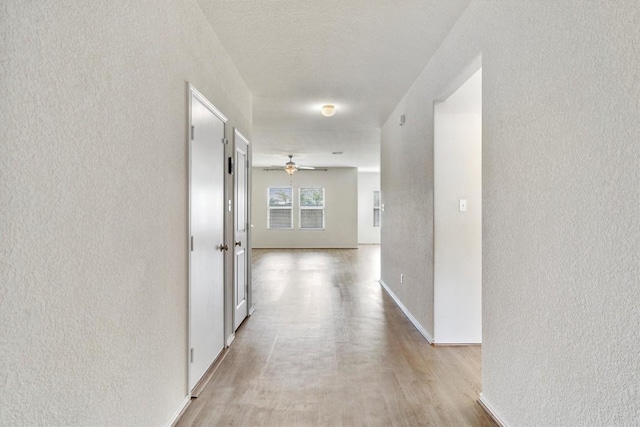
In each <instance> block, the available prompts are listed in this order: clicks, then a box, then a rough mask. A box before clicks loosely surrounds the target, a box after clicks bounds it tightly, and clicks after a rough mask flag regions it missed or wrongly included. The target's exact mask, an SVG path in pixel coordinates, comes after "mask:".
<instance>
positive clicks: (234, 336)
mask: <svg viewBox="0 0 640 427" xmlns="http://www.w3.org/2000/svg"><path fill="white" fill-rule="evenodd" d="M235 339H236V333H235V332H234V333H232V334H231V335H229V336H228V337H227V347H230V346H231V343H232V342H233V340H235Z"/></svg>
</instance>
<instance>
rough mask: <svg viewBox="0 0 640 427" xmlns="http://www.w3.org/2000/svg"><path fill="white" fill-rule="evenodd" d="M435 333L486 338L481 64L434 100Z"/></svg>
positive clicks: (450, 338) (441, 337)
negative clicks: (443, 96)
mask: <svg viewBox="0 0 640 427" xmlns="http://www.w3.org/2000/svg"><path fill="white" fill-rule="evenodd" d="M433 338H434V343H435V344H441V345H442V344H480V343H481V342H482V69H479V70H478V71H476V72H475V73H474V74H473V75H472V76H471V77H470V78H469V79H468V80H467V81H466V82H465V83H463V84H462V85H461V86H460V87H459V88H458V89H457V90H456V91H455V92H454V93H453V94H452V95H451V96H449V97H448V98H447V99H446V100H445V101H443V102H437V103H435V104H434V336H433Z"/></svg>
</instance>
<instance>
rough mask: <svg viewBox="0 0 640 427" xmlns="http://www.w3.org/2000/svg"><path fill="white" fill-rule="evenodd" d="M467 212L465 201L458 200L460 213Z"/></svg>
mask: <svg viewBox="0 0 640 427" xmlns="http://www.w3.org/2000/svg"><path fill="white" fill-rule="evenodd" d="M466 211H467V199H460V212H466Z"/></svg>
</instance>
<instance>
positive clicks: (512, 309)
mask: <svg viewBox="0 0 640 427" xmlns="http://www.w3.org/2000/svg"><path fill="white" fill-rule="evenodd" d="M638 22H640V3H638V2H637V1H636V0H618V1H613V2H577V1H568V0H561V1H554V2H551V1H527V2H518V6H517V7H514V6H513V2H510V1H506V0H504V1H473V2H472V3H471V5H470V6H469V8H468V9H467V10H466V12H465V14H464V15H463V16H462V17H461V18H460V19H459V20H458V22H457V24H456V25H455V26H454V28H453V29H452V31H451V33H450V34H449V36H448V38H447V39H446V40H445V41H444V43H443V44H442V46H441V47H440V49H439V51H438V52H437V53H436V55H435V56H434V57H433V58H432V60H431V61H430V63H429V65H428V66H427V67H426V68H425V70H424V71H423V73H422V74H421V76H420V77H419V78H418V80H417V81H416V82H415V83H414V84H413V86H412V88H411V89H410V90H409V92H408V93H407V94H406V96H405V97H404V99H403V100H402V101H401V103H400V104H399V105H398V107H397V109H396V111H395V112H394V113H393V115H392V116H391V117H390V118H389V120H388V122H387V123H386V124H385V126H384V128H383V131H382V152H381V159H382V165H381V166H382V191H383V194H384V195H385V207H386V211H385V216H384V225H385V226H384V228H383V230H382V244H383V247H382V278H383V280H384V281H385V282H386V283H387V284H388V285H389V286H391V288H392V289H393V291H394V292H395V293H396V295H398V296H399V297H400V298H401V300H402V301H403V303H404V304H405V305H406V306H407V307H408V308H409V309H410V310H411V311H412V313H413V314H414V315H415V317H416V318H417V319H418V320H419V321H421V322H424V323H423V325H424V326H425V327H426V328H427V330H429V331H432V330H433V329H432V327H433V325H432V323H431V322H432V307H433V302H432V295H433V283H432V273H433V270H432V266H431V262H432V260H433V252H432V250H433V235H432V232H431V226H432V222H433V204H432V202H431V201H432V195H431V193H432V190H433V178H432V177H433V157H432V153H433V120H432V117H433V102H434V101H438V100H442V99H444V98H446V96H448V95H449V94H450V90H451V89H450V88H451V86H452V81H454V80H459V79H460V75H461V74H460V73H461V72H463V70H465V69H467V67H468V65H469V64H470V63H472V62H474V58H476V57H477V55H478V54H480V53H482V69H483V138H482V139H483V387H482V388H483V396H484V398H485V399H486V400H487V402H489V403H490V404H491V405H492V406H493V407H494V409H495V410H496V411H497V412H498V413H499V415H501V416H502V418H503V419H504V420H505V421H506V422H507V423H508V424H509V425H512V426H539V425H554V426H577V425H620V426H623V425H624V426H632V425H637V422H638V420H639V419H640V390H639V387H640V377H639V375H640V353H639V352H638V346H639V344H640V333H639V329H638V325H639V324H640V310H639V309H638V301H640V207H639V206H640V144H639V143H638V141H640V121H639V120H638V117H640V103H639V102H638V100H639V99H640V75H639V74H638V64H640V25H638ZM467 72H468V69H467ZM463 74H464V72H463ZM468 76H469V74H467V77H468ZM402 113H405V114H406V115H407V124H406V125H405V126H402V127H400V126H398V125H397V118H398V116H399V115H400V114H402ZM400 167H401V168H402V171H403V173H397V172H396V170H397V168H400ZM399 248H402V249H399ZM406 248H411V250H410V251H407V250H406ZM402 271H404V272H405V277H407V276H408V277H409V278H410V279H411V280H409V281H406V280H405V284H404V285H399V284H398V283H397V277H398V273H400V272H402Z"/></svg>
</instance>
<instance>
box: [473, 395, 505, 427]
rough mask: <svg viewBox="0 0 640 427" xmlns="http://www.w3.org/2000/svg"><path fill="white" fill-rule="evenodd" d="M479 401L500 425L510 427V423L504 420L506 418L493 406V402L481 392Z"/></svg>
mask: <svg viewBox="0 0 640 427" xmlns="http://www.w3.org/2000/svg"><path fill="white" fill-rule="evenodd" d="M478 403H479V404H480V406H482V407H483V408H484V410H485V411H487V414H489V416H490V417H491V418H493V421H494V422H495V423H496V424H498V426H499V427H508V424H507V423H506V422H505V421H504V418H502V417H501V416H500V415H499V414H498V412H496V410H495V409H494V408H493V406H491V404H490V403H489V402H487V399H485V398H484V396H483V395H482V393H480V397H479V398H478Z"/></svg>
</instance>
